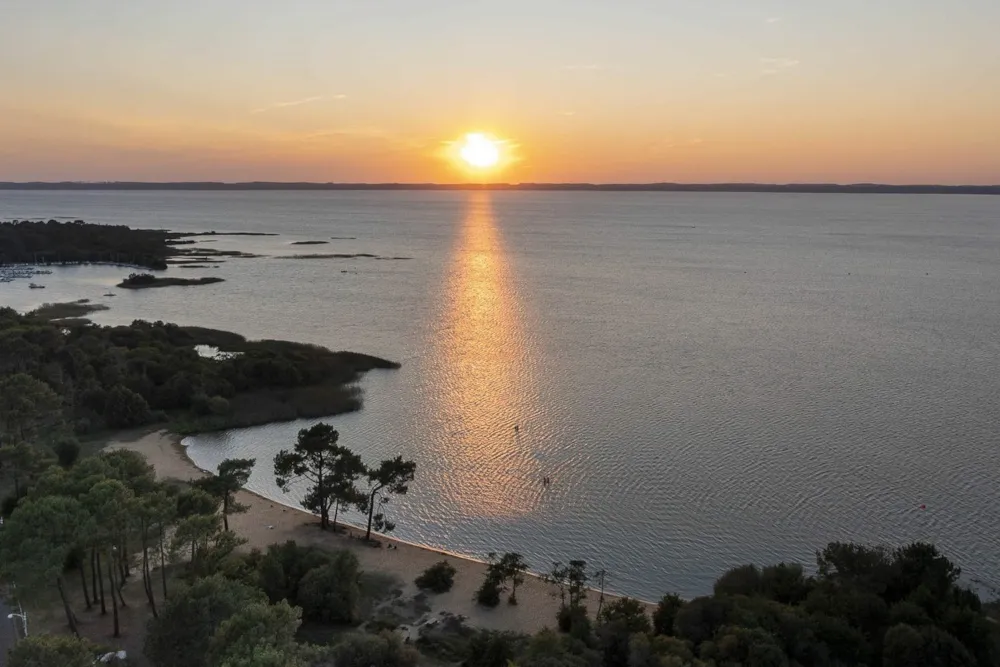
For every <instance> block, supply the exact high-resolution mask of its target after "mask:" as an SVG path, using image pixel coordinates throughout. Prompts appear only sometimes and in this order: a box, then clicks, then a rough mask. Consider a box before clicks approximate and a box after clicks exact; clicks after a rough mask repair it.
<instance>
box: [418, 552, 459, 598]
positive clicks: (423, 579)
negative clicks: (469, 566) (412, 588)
mask: <svg viewBox="0 0 1000 667" xmlns="http://www.w3.org/2000/svg"><path fill="white" fill-rule="evenodd" d="M456 571H457V570H455V566H454V565H452V564H451V563H449V562H448V561H446V560H442V561H439V562H437V563H434V564H433V565H431V566H430V567H429V568H427V569H426V570H424V572H423V573H422V574H421V575H420V576H419V577H417V578H416V579H415V580H414V582H413V583H414V584H416V586H417V588H419V589H421V590H426V591H430V592H432V593H447V592H448V591H450V590H451V587H452V585H453V584H454V583H455V572H456Z"/></svg>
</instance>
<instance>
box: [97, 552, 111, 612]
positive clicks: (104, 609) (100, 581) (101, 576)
mask: <svg viewBox="0 0 1000 667" xmlns="http://www.w3.org/2000/svg"><path fill="white" fill-rule="evenodd" d="M95 558H96V560H97V582H98V584H99V585H100V587H101V616H107V615H108V608H107V606H106V605H105V604H104V573H102V572H101V554H100V553H97V554H96V556H95Z"/></svg>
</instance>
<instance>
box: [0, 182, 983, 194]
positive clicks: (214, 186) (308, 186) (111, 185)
mask: <svg viewBox="0 0 1000 667" xmlns="http://www.w3.org/2000/svg"><path fill="white" fill-rule="evenodd" d="M0 190H499V191H505V190H514V191H517V190H526V191H532V190H534V191H538V190H547V191H618V192H629V191H633V192H747V193H752V192H765V193H767V192H771V193H781V192H787V193H804V194H805V193H815V194H823V193H857V194H865V193H870V194H987V195H1000V184H994V185H969V184H965V185H942V184H933V183H922V184H892V183H869V182H857V183H823V182H819V183H806V182H803V183H757V182H738V181H733V182H727V181H723V182H712V183H679V182H671V181H658V182H644V183H590V182H520V183H505V182H495V183H407V182H332V181H327V182H319V181H0Z"/></svg>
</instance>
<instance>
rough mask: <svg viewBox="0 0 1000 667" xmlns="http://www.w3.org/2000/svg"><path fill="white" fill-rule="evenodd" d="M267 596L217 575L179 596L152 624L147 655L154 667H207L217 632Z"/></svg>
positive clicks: (150, 625) (171, 599) (177, 594)
mask: <svg viewBox="0 0 1000 667" xmlns="http://www.w3.org/2000/svg"><path fill="white" fill-rule="evenodd" d="M264 600H265V598H264V595H263V593H261V592H260V591H258V590H255V589H253V588H250V587H249V586H245V585H243V584H241V583H239V582H236V581H230V580H228V579H226V578H224V577H222V576H219V575H215V576H212V577H207V578H205V579H199V580H198V581H196V582H195V583H194V584H193V585H192V586H190V587H189V588H187V589H184V590H182V591H180V592H178V593H175V594H174V595H173V596H171V597H170V598H169V600H168V601H167V605H166V607H165V608H164V609H163V611H162V612H161V614H160V617H159V618H154V619H153V620H151V621H150V623H149V631H148V634H147V635H146V646H145V651H144V652H145V654H146V657H147V658H149V661H150V663H152V664H153V666H154V667H204V666H205V665H206V657H205V656H206V653H207V651H208V647H209V643H210V642H211V640H212V637H213V636H214V635H215V631H216V630H217V629H218V627H219V626H220V625H221V624H222V623H223V621H225V620H227V619H228V618H230V617H231V616H232V615H233V614H235V613H236V612H238V611H240V610H241V609H244V608H246V607H248V606H249V605H251V604H253V603H257V602H263V601H264Z"/></svg>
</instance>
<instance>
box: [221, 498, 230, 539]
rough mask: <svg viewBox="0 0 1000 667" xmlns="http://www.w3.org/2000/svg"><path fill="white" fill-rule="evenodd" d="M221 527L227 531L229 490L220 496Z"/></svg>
mask: <svg viewBox="0 0 1000 667" xmlns="http://www.w3.org/2000/svg"><path fill="white" fill-rule="evenodd" d="M222 527H223V528H225V529H226V532H227V533H228V532H229V492H228V491H226V495H224V496H222Z"/></svg>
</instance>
